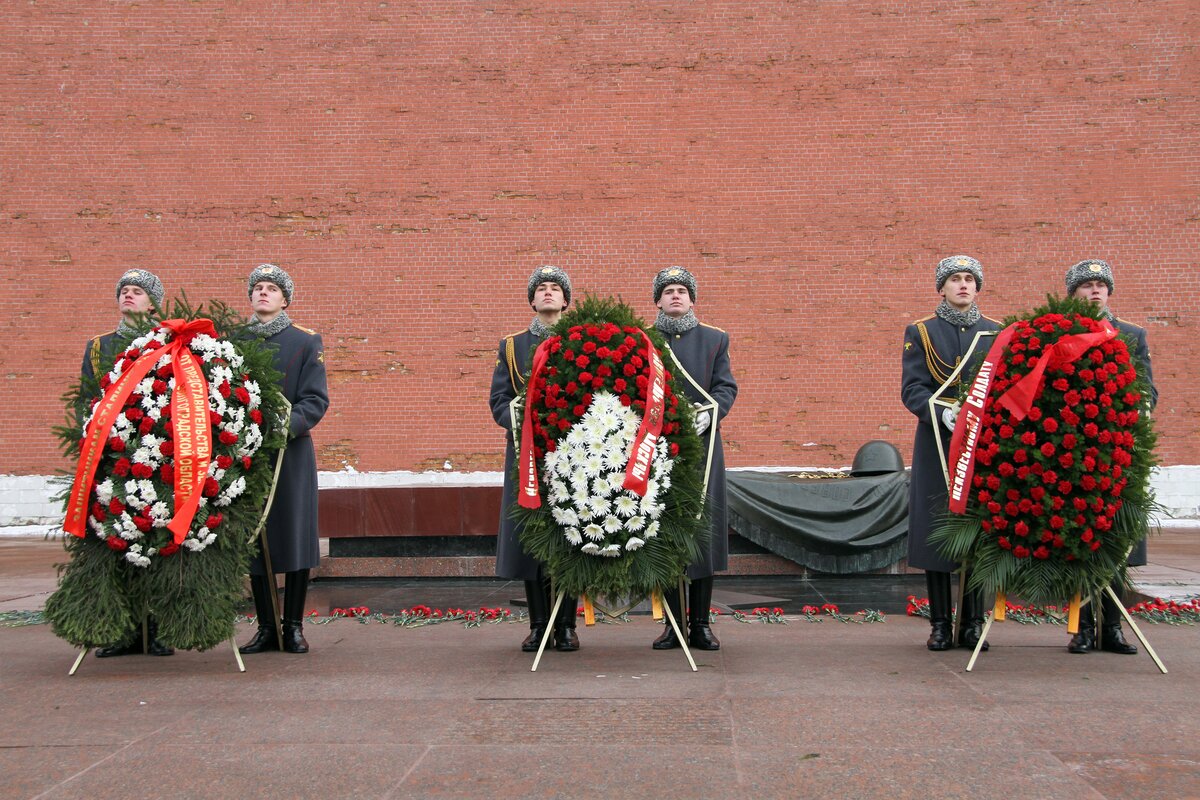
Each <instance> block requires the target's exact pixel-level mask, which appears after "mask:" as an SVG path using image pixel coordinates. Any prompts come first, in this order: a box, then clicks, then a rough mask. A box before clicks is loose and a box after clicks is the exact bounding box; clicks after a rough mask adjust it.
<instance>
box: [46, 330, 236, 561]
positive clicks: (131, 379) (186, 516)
mask: <svg viewBox="0 0 1200 800" xmlns="http://www.w3.org/2000/svg"><path fill="white" fill-rule="evenodd" d="M159 327H162V328H166V329H167V330H169V331H171V332H172V333H173V334H174V338H172V340H171V341H170V342H168V343H167V344H165V345H164V346H162V347H160V348H158V349H156V350H148V351H146V352H144V353H142V354H141V355H140V356H138V358H137V360H135V361H134V362H133V363H132V364H131V365H129V367H128V368H127V369H126V370H125V371H124V372H122V373H121V377H119V378H118V379H117V380H116V382H114V383H113V384H112V385H111V386H109V387H108V390H107V391H106V392H105V393H104V396H103V397H102V398H101V399H100V403H99V405H97V406H96V410H95V413H94V414H93V416H92V421H91V424H89V425H88V429H87V433H86V435H85V436H84V441H83V446H82V448H81V452H80V455H79V463H78V465H77V466H76V468H75V482H74V484H73V485H72V486H71V495H70V502H69V503H68V504H67V517H66V521H65V522H64V523H63V530H65V531H66V532H67V533H69V534H72V535H74V536H78V537H80V538H83V537H84V536H85V535H86V533H87V516H88V509H89V504H88V501H89V498H90V497H91V495H92V485H93V484H94V482H95V476H96V469H97V468H98V467H99V465H100V458H101V456H103V455H104V448H105V447H106V446H107V444H108V435H109V433H110V432H111V431H112V426H113V423H114V422H115V421H116V419H117V417H118V416H119V415H120V414H121V413H122V411H123V409H124V408H125V401H126V400H128V399H129V396H130V395H131V394H133V390H134V388H136V387H137V385H138V383H140V382H141V380H142V379H143V378H144V377H146V375H147V374H148V373H149V372H150V370H151V369H153V368H154V365H155V364H156V363H158V361H159V360H160V359H161V358H162V357H163V356H170V357H171V368H172V371H173V373H174V377H175V392H174V394H173V395H172V397H171V431H172V434H173V436H174V437H175V438H174V442H175V456H174V458H175V515H174V516H173V517H172V518H171V522H170V524H169V525H168V526H167V527H168V529H169V530H170V531H171V533H172V534H173V535H174V541H175V543H176V544H179V543H180V542H182V541H183V540H184V538H185V537H186V536H187V532H188V529H189V528H190V527H191V524H192V518H193V517H194V516H195V515H196V509H197V508H198V507H199V503H200V494H201V490H202V489H203V487H204V481H205V479H207V477H208V464H209V461H210V460H211V458H212V425H211V423H210V422H209V418H208V381H207V380H206V379H205V377H204V372H203V371H202V370H201V369H200V362H199V360H197V358H196V357H195V355H193V354H192V351H191V350H189V349H188V346H187V345H188V343H190V342H191V340H192V338H193V337H195V336H197V335H199V334H202V333H203V334H208V335H209V336H216V335H217V331H216V329H215V328H214V327H213V324H212V320H207V319H197V320H192V321H191V322H188V321H186V320H182V319H169V320H166V321H164V322H162V323H161V324H160V326H159Z"/></svg>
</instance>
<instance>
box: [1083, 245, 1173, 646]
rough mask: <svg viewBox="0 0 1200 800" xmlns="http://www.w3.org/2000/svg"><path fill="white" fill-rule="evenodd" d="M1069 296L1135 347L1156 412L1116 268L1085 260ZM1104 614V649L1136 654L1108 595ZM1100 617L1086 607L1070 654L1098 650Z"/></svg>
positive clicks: (1135, 555)
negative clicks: (1092, 308)
mask: <svg viewBox="0 0 1200 800" xmlns="http://www.w3.org/2000/svg"><path fill="white" fill-rule="evenodd" d="M1066 285H1067V294H1068V295H1069V296H1071V297H1074V298H1075V299H1077V300H1087V301H1089V302H1092V303H1095V304H1096V305H1097V306H1099V307H1100V308H1101V309H1103V313H1104V316H1105V317H1106V318H1107V319H1108V321H1109V322H1111V323H1112V324H1113V326H1114V327H1116V329H1117V331H1118V332H1120V334H1121V336H1123V337H1124V338H1125V339H1126V340H1127V342H1128V343H1131V344H1132V345H1133V347H1132V348H1131V349H1132V350H1133V357H1134V360H1135V361H1137V364H1138V371H1139V372H1141V373H1142V374H1143V375H1144V376H1145V377H1146V383H1147V385H1148V386H1149V387H1150V392H1149V394H1148V395H1147V396H1146V397H1145V398H1144V402H1145V405H1146V408H1147V410H1150V411H1153V410H1154V407H1155V406H1156V405H1158V389H1157V388H1156V387H1155V385H1154V372H1153V370H1152V368H1151V365H1150V345H1149V344H1147V343H1146V329H1145V328H1141V327H1138V326H1137V325H1134V324H1133V323H1132V322H1127V321H1125V320H1123V319H1121V318H1119V317H1117V316H1115V315H1114V314H1113V313H1112V311H1111V310H1110V309H1109V307H1108V299H1109V297H1111V296H1112V293H1113V285H1114V284H1113V273H1112V267H1111V266H1109V265H1108V263H1107V262H1104V261H1101V260H1099V259H1096V258H1089V259H1085V260H1084V261H1080V262H1079V263H1078V264H1076V265H1075V266H1073V267H1071V268H1070V269H1069V270H1067V274H1066ZM1146 558H1147V554H1146V540H1145V539H1142V541H1140V542H1138V544H1137V545H1136V546H1135V547H1134V548H1133V550H1132V551H1130V553H1129V559H1128V565H1129V566H1131V567H1141V566H1144V565H1145V564H1146ZM1111 585H1112V589H1113V592H1114V593H1116V595H1117V597H1121V592H1122V585H1121V580H1120V578H1119V577H1118V578H1114V579H1113V582H1112V584H1111ZM1100 602H1101V607H1100V613H1101V616H1102V619H1103V623H1102V624H1101V626H1100V632H1099V633H1100V636H1099V645H1100V649H1101V650H1107V651H1108V652H1110V653H1121V654H1124V655H1133V654H1134V653H1136V652H1137V646H1136V645H1133V644H1130V643H1129V642H1127V641H1125V634H1124V633H1123V632H1122V630H1121V610H1120V609H1119V608H1117V605H1116V603H1114V602H1113V599H1112V598H1111V597H1110V596H1109V594H1108V592H1105V593H1104V594H1102V595H1101V600H1100ZM1096 644H1097V636H1096V615H1095V614H1094V613H1093V611H1092V606H1091V604H1090V603H1089V604H1088V605H1085V606H1084V607H1083V610H1082V611H1081V613H1080V617H1079V633H1077V634H1075V635H1074V636H1072V637H1071V641H1070V642H1069V643H1068V644H1067V651H1068V652H1071V653H1087V652H1090V651H1092V650H1094V649H1096Z"/></svg>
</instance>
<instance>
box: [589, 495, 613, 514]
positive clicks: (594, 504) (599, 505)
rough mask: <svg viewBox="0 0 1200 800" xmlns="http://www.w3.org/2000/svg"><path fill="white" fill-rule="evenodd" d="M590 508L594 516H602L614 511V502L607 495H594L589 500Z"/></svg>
mask: <svg viewBox="0 0 1200 800" xmlns="http://www.w3.org/2000/svg"><path fill="white" fill-rule="evenodd" d="M588 509H590V510H591V512H592V516H595V517H602V516H605V515H606V514H609V513H611V512H612V503H610V502H609V501H608V498H607V497H593V498H591V499H590V500H588Z"/></svg>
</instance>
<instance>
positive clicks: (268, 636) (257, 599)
mask: <svg viewBox="0 0 1200 800" xmlns="http://www.w3.org/2000/svg"><path fill="white" fill-rule="evenodd" d="M270 584H271V580H270V579H269V578H268V577H267V576H266V575H251V576H250V593H251V594H252V595H254V614H255V616H256V618H257V620H258V630H257V631H256V632H255V634H254V638H253V639H251V640H250V641H248V642H246V643H245V644H244V645H242V646H241V647H239V648H238V652H239V653H241V654H242V655H254V654H255V653H265V652H266V651H268V650H278V649H279V637H278V636H277V635H276V633H275V609H274V607H273V606H272V605H271V594H270V593H271V592H273V591H275V587H274V586H271V585H270Z"/></svg>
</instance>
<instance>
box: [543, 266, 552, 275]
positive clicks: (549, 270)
mask: <svg viewBox="0 0 1200 800" xmlns="http://www.w3.org/2000/svg"><path fill="white" fill-rule="evenodd" d="M551 272H554V267H542V274H543V275H549V274H550V273H551Z"/></svg>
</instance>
